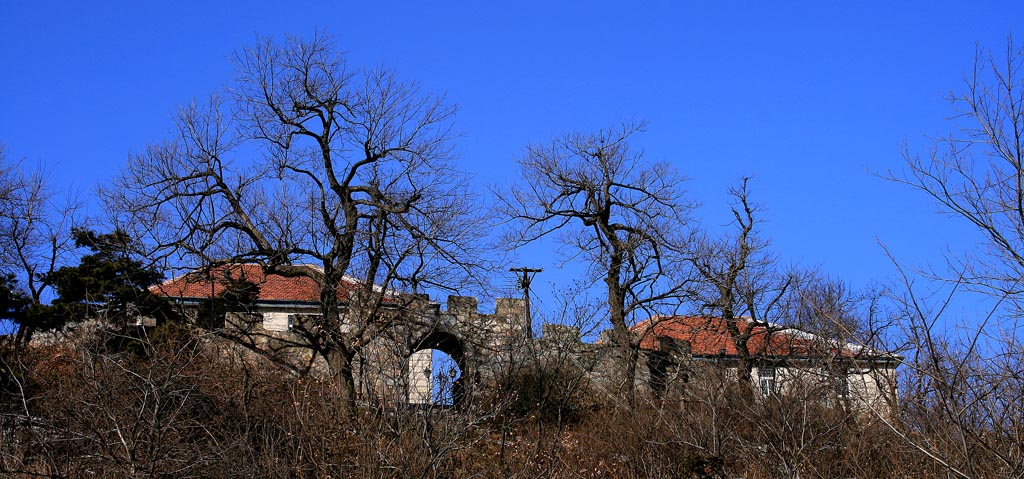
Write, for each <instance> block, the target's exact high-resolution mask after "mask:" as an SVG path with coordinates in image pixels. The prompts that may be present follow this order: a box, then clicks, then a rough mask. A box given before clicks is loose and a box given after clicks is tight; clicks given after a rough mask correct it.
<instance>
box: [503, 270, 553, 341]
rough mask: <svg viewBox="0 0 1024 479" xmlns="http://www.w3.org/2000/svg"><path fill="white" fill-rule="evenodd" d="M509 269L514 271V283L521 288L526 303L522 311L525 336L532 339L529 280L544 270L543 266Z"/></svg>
mask: <svg viewBox="0 0 1024 479" xmlns="http://www.w3.org/2000/svg"><path fill="white" fill-rule="evenodd" d="M509 271H511V272H513V273H516V276H517V278H518V279H517V281H516V283H517V284H518V286H519V287H520V288H522V290H523V301H524V302H525V303H526V308H525V309H524V311H523V314H524V315H525V318H523V319H525V320H526V338H527V339H533V337H534V336H533V318H532V317H531V316H530V282H531V281H533V277H534V276H536V275H537V273H540V272H541V271H544V269H543V268H524V267H519V268H510V269H509Z"/></svg>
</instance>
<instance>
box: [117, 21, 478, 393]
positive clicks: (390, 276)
mask: <svg viewBox="0 0 1024 479" xmlns="http://www.w3.org/2000/svg"><path fill="white" fill-rule="evenodd" d="M235 64H236V67H237V72H238V77H237V79H236V81H235V82H234V84H233V85H232V86H231V88H229V89H228V94H227V96H226V99H222V98H220V97H217V96H214V97H212V98H211V100H210V102H209V103H208V105H206V106H197V105H195V104H193V105H191V106H188V107H185V108H183V109H182V110H181V112H180V114H179V116H178V119H177V123H176V130H175V131H174V133H175V138H173V139H171V140H168V141H166V142H164V143H160V144H157V145H153V146H150V147H149V148H147V149H146V151H145V152H143V153H141V154H137V155H133V156H132V157H131V158H130V161H129V165H128V167H127V169H126V170H125V171H124V172H123V174H122V175H121V176H120V177H119V178H118V179H117V180H116V181H115V182H114V184H113V186H112V187H111V188H109V189H108V190H107V191H106V193H105V197H106V199H107V204H108V205H109V206H110V207H111V209H112V210H113V211H117V212H122V213H123V214H122V216H121V218H120V219H121V220H122V221H121V223H120V224H121V225H122V226H123V227H134V228H135V231H137V232H138V233H143V234H144V235H145V236H140V237H145V238H146V239H147V240H148V242H149V243H150V244H152V245H153V246H154V248H153V252H154V253H157V254H160V255H162V256H159V257H162V258H165V259H173V260H179V261H180V260H182V259H184V260H185V262H186V263H187V264H191V265H194V266H210V265H216V264H220V263H223V262H228V261H232V262H239V261H245V262H258V263H260V264H262V265H263V268H264V270H265V271H266V272H268V273H276V274H282V275H286V276H289V275H290V276H308V277H311V278H313V279H315V280H316V281H317V282H318V284H319V285H320V288H321V291H320V302H321V308H322V310H321V312H322V315H321V316H319V317H317V318H313V321H311V322H310V323H309V324H306V325H303V326H301V327H300V328H298V329H299V330H298V331H297V332H298V333H300V334H303V335H304V336H305V337H306V338H307V339H308V341H309V342H310V344H311V346H312V347H313V348H314V350H315V351H317V352H318V353H319V354H322V355H323V356H324V357H325V358H326V360H327V362H328V364H329V365H330V368H331V370H332V371H333V373H334V374H335V376H336V377H337V379H338V380H339V381H338V382H339V384H340V385H341V388H342V394H343V396H344V397H346V398H347V400H348V401H349V403H350V404H354V403H353V401H354V400H355V396H356V391H355V388H354V380H353V373H354V371H353V360H354V358H355V357H356V356H357V354H359V351H360V350H361V348H363V347H364V346H365V345H366V344H367V343H368V342H369V341H370V340H372V338H373V337H374V336H375V335H376V334H377V333H378V332H380V331H381V330H382V329H384V328H386V327H387V322H386V321H385V320H384V319H383V318H385V316H383V315H380V314H378V313H379V312H380V308H381V307H382V305H383V304H385V303H386V302H388V301H392V300H394V297H392V296H391V295H392V294H393V293H394V292H395V291H403V292H414V293H416V292H422V291H424V290H425V289H427V288H432V287H442V288H449V289H454V288H458V287H459V286H461V285H462V284H463V283H460V282H459V281H462V280H465V279H466V278H472V277H473V271H474V267H475V266H477V265H478V264H476V263H472V258H476V257H478V256H477V255H476V252H475V251H474V250H473V248H474V246H473V245H474V244H475V243H474V241H475V240H476V239H477V238H478V237H479V236H480V235H481V233H480V228H478V226H479V224H478V223H477V221H476V218H477V217H478V216H477V214H476V212H477V211H478V208H477V207H476V205H475V204H474V202H475V200H474V198H473V197H472V196H471V195H470V194H469V193H468V192H467V188H466V185H465V180H464V177H463V176H462V175H460V174H459V173H457V172H455V171H454V170H453V168H452V166H451V161H450V160H451V159H452V157H453V155H452V144H451V143H452V142H451V140H452V137H453V134H452V130H451V123H450V120H451V118H452V115H453V114H454V113H455V109H454V107H452V106H450V105H448V104H447V103H446V102H445V101H444V99H443V98H438V97H435V96H431V95H427V94H424V93H421V92H420V89H419V87H418V86H417V85H416V84H414V83H406V82H403V81H400V80H399V79H398V77H397V75H396V74H395V73H394V72H392V71H390V70H387V69H383V68H381V69H355V68H350V67H349V66H348V65H347V63H346V61H345V59H344V57H343V56H342V55H340V54H339V53H337V50H336V49H335V47H334V45H333V42H332V41H331V39H329V38H326V37H324V36H316V37H314V38H313V39H312V40H308V41H307V40H300V39H296V38H288V39H287V40H286V41H285V42H283V43H275V42H273V41H270V40H260V41H259V42H258V44H257V45H255V46H253V47H250V48H246V49H243V50H241V51H240V52H238V54H237V55H236V57H235ZM303 263H309V264H312V265H313V267H308V266H305V265H304V264H303ZM352 290H355V291H352ZM348 291H352V293H351V294H349V293H348ZM339 292H343V293H341V294H340V293H339Z"/></svg>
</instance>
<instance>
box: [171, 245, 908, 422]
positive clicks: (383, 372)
mask: <svg viewBox="0 0 1024 479" xmlns="http://www.w3.org/2000/svg"><path fill="white" fill-rule="evenodd" d="M310 268H313V267H312V266H310ZM240 282H248V283H252V284H254V285H256V287H258V294H257V295H256V297H255V300H254V301H253V302H252V304H249V305H247V307H246V308H235V309H234V310H232V311H230V312H228V313H227V314H226V315H224V318H225V319H224V321H223V324H221V325H219V326H220V327H221V328H222V329H221V330H222V332H223V333H224V334H225V335H232V336H235V340H236V342H238V343H239V344H241V345H243V346H244V347H248V348H249V349H251V350H253V351H258V352H259V353H260V354H261V355H263V356H264V357H266V358H269V359H271V360H273V361H276V362H278V363H279V364H281V365H283V366H285V367H288V368H291V369H293V370H295V371H297V372H301V373H309V372H314V373H315V372H317V371H322V372H326V362H325V360H324V358H323V357H322V356H321V355H319V354H317V353H316V352H315V351H314V350H313V348H311V347H310V345H309V344H310V343H309V341H308V340H307V339H306V337H307V336H306V334H307V333H309V331H308V328H307V326H308V325H310V324H311V323H312V322H311V321H310V320H311V319H313V318H314V317H315V316H317V315H319V314H320V304H319V297H320V296H319V295H320V287H319V285H318V284H317V283H316V281H314V280H313V279H311V278H309V277H305V276H296V277H284V276H281V275H275V274H269V275H268V274H264V273H263V270H262V269H261V268H260V267H259V266H258V265H255V264H231V265H225V266H219V267H217V268H214V269H212V270H210V271H205V272H197V273H190V274H186V275H183V276H179V277H177V278H174V279H171V280H169V281H166V282H164V283H163V284H160V285H157V286H154V287H153V288H151V290H152V291H153V292H154V293H157V294H160V295H163V296H165V297H167V298H168V299H170V300H171V301H173V302H174V303H175V304H177V305H178V306H179V307H180V308H181V310H182V312H183V313H184V314H185V315H186V316H190V317H192V318H196V317H198V314H199V312H200V311H201V310H202V305H203V304H204V302H205V301H207V300H209V298H216V297H222V296H224V294H225V292H227V291H228V290H229V288H231V287H232V285H237V284H239V283H240ZM348 284H350V285H351V288H345V287H342V288H341V291H339V293H338V294H339V300H340V301H341V302H342V304H345V299H346V298H347V297H348V295H349V294H350V293H351V290H354V289H355V288H356V286H357V285H358V282H357V281H356V280H355V279H351V280H349V283H348ZM388 298H390V299H388ZM443 306H444V307H443ZM478 306H479V305H478V303H477V299H476V298H472V297H464V296H449V297H448V298H447V301H446V304H445V305H442V304H441V303H439V302H436V301H431V300H429V299H428V298H425V297H406V296H401V295H397V294H394V295H385V304H384V308H383V310H382V312H381V314H382V315H385V316H388V317H389V318H390V319H389V321H387V323H386V324H387V325H388V326H387V328H384V329H381V330H379V331H377V332H376V333H375V334H374V336H373V337H368V338H366V339H367V344H366V345H365V347H363V348H362V350H361V351H362V352H361V354H360V355H359V356H358V357H357V358H356V364H355V371H356V378H355V379H356V383H357V391H358V394H359V396H360V397H361V398H362V399H364V400H371V401H397V402H403V403H406V402H407V403H419V404H429V403H433V402H434V401H435V399H436V393H437V388H438V379H439V378H438V377H436V376H437V373H438V371H436V368H435V367H434V364H433V362H432V357H431V352H432V351H441V352H443V353H445V354H446V355H448V356H449V357H450V358H451V359H452V362H454V363H455V365H457V368H458V370H459V373H460V374H459V375H457V376H455V375H453V376H447V377H442V378H441V379H442V380H443V381H447V386H448V387H449V388H450V391H449V392H450V394H451V396H450V398H451V399H452V401H454V402H458V401H460V400H461V399H462V398H463V397H464V396H465V394H467V391H474V392H479V391H481V390H483V388H481V386H486V385H488V384H493V383H495V382H496V381H497V380H499V378H502V377H503V376H505V375H508V374H514V373H515V372H516V371H517V370H518V369H517V368H521V367H523V366H524V365H529V364H533V365H537V364H540V365H544V366H545V367H558V368H568V369H566V370H571V371H573V372H574V373H578V374H579V375H582V376H583V377H584V379H585V380H586V384H587V387H588V389H589V390H590V391H591V392H592V393H594V394H597V395H614V394H616V393H617V392H619V391H622V390H623V386H624V385H625V384H626V383H625V381H628V380H629V378H628V377H627V375H626V374H625V372H624V370H623V368H622V364H623V361H621V359H620V354H621V352H620V351H618V350H617V348H614V347H612V346H610V345H609V344H608V343H607V342H601V341H599V342H598V343H584V342H583V341H582V340H581V337H580V330H579V329H578V328H575V327H571V326H566V325H558V324H546V325H544V326H543V329H542V331H543V334H542V335H541V337H540V338H530V337H527V334H528V333H527V328H526V317H525V307H524V306H525V303H524V301H523V300H522V299H515V298H500V299H498V300H497V301H496V303H495V306H494V312H493V313H483V312H480V310H479V307H478ZM740 326H741V328H742V329H743V331H742V332H743V334H747V335H748V336H749V338H750V340H749V344H750V349H749V351H750V353H751V356H752V358H753V361H754V363H755V365H756V366H755V368H754V370H753V371H752V373H753V374H752V376H753V379H754V381H755V382H756V384H757V385H758V388H759V389H760V390H761V391H762V392H763V393H764V394H766V395H768V394H775V393H779V392H785V391H786V390H787V388H792V387H793V386H794V385H795V384H796V382H797V380H798V379H799V380H800V381H804V382H806V381H807V380H808V378H813V380H814V381H818V382H821V383H827V384H828V385H829V388H831V390H832V391H833V392H834V393H835V397H837V398H839V399H843V400H847V399H850V400H855V401H860V402H862V404H869V405H877V404H882V403H884V402H885V401H886V400H887V398H891V397H894V394H895V367H896V365H897V364H898V362H899V359H900V358H898V357H895V356H892V355H886V354H882V353H877V352H874V351H871V350H868V349H865V348H858V347H857V346H855V345H851V344H845V343H843V344H838V343H836V342H834V341H828V340H826V339H824V338H820V337H818V336H815V335H812V334H809V333H806V332H804V331H800V330H796V329H792V328H770V329H769V328H764V327H760V326H754V325H752V323H749V322H741V324H740ZM633 331H634V332H635V333H636V334H637V335H639V336H640V339H641V342H640V346H641V354H640V357H639V361H640V362H639V364H638V367H637V369H636V374H635V375H634V377H633V378H632V380H633V381H635V383H634V389H635V390H636V391H638V392H639V393H640V394H641V395H642V396H646V397H654V398H656V399H658V400H661V401H664V400H667V399H671V397H672V396H673V394H678V393H679V392H680V391H685V390H686V388H687V387H688V382H689V380H690V379H691V378H692V377H694V374H695V373H697V372H699V370H707V369H708V368H714V369H717V370H720V371H725V372H726V376H731V377H734V378H735V376H736V375H735V374H734V372H735V368H736V367H737V366H738V365H739V355H738V351H737V350H736V347H735V344H734V343H733V341H732V339H731V337H730V336H729V334H728V332H727V330H726V328H725V324H724V322H723V321H721V320H720V319H718V318H707V317H697V316H692V317H687V316H673V317H656V318H651V319H649V320H647V321H643V322H641V323H640V324H637V325H636V326H635V327H633ZM729 371H733V374H728V372H729ZM442 373H443V372H442Z"/></svg>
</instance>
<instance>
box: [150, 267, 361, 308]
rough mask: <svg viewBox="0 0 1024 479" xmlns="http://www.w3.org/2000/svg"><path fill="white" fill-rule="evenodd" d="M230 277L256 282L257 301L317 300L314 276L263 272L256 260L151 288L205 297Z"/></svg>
mask: <svg viewBox="0 0 1024 479" xmlns="http://www.w3.org/2000/svg"><path fill="white" fill-rule="evenodd" d="M309 268H311V269H312V268H316V267H315V266H309ZM230 279H234V280H242V279H244V280H247V281H251V282H253V283H255V284H256V285H257V286H259V289H260V294H259V298H257V299H258V300H260V301H291V302H319V301H320V285H319V284H317V282H316V280H314V279H313V278H310V277H307V276H282V275H279V274H265V273H264V272H263V268H261V267H260V265H258V264H228V265H222V266H217V267H214V268H213V269H212V270H210V271H208V272H207V271H201V272H193V273H187V274H184V275H182V276H178V277H177V278H174V279H171V280H168V281H164V282H163V283H161V284H158V285H156V286H153V287H151V288H150V290H151V291H152V292H153V293H154V294H158V295H161V296H167V297H171V298H190V299H204V298H210V297H216V296H219V295H220V294H221V293H223V292H224V290H225V289H226V288H227V284H228V281H229V280H230ZM355 284H356V281H355V280H354V279H353V280H350V281H347V282H346V285H348V286H349V287H342V288H339V291H338V297H339V298H343V299H344V298H347V297H348V295H349V294H351V292H352V290H353V289H354V287H355Z"/></svg>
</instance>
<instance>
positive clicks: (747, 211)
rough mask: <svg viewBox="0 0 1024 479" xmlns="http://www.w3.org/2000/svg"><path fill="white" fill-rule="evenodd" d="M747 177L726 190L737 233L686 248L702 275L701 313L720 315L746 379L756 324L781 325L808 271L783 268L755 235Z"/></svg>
mask: <svg viewBox="0 0 1024 479" xmlns="http://www.w3.org/2000/svg"><path fill="white" fill-rule="evenodd" d="M748 182H749V178H744V179H743V180H742V181H741V182H740V184H739V186H737V187H735V188H732V189H730V190H729V194H730V195H731V196H732V197H733V198H734V200H735V201H734V203H733V205H732V207H731V212H732V216H733V225H734V226H735V228H736V230H737V231H736V232H735V234H731V235H725V236H723V237H721V238H711V237H709V236H707V235H705V236H704V237H702V238H701V239H700V240H699V241H698V242H697V243H696V244H697V246H696V247H695V248H693V249H692V250H691V251H690V252H689V262H690V264H691V265H692V266H693V270H694V271H695V272H696V274H697V277H698V278H699V279H700V281H699V282H698V283H695V284H698V285H699V286H700V287H699V288H697V291H698V300H699V302H700V303H701V305H700V306H701V309H703V310H704V314H707V315H709V316H711V317H720V318H721V319H722V321H724V322H725V325H726V328H728V332H729V336H730V338H731V340H732V342H733V344H734V345H735V347H736V352H737V354H738V356H739V362H740V364H739V367H738V368H737V372H738V374H739V379H740V380H741V381H740V382H741V383H746V384H749V383H750V380H751V371H752V370H753V368H754V366H755V362H756V361H755V359H756V358H755V354H754V353H753V352H752V350H751V346H750V344H749V340H750V338H751V333H752V332H753V331H754V329H755V328H764V330H765V331H766V332H767V335H768V336H770V335H771V334H772V333H773V332H775V331H777V330H779V329H780V328H782V327H784V326H782V325H783V324H784V323H785V322H787V318H785V308H783V305H784V299H785V298H786V296H787V293H788V292H790V290H791V289H792V288H793V287H794V286H795V285H797V284H799V283H801V282H802V281H804V280H805V279H806V273H805V272H800V271H798V270H795V269H785V268H782V267H780V266H779V264H778V261H777V260H776V259H775V258H774V257H773V256H772V255H771V254H770V253H769V251H768V242H767V241H766V240H764V239H762V238H760V237H759V236H758V234H757V223H758V222H759V221H760V218H759V217H758V213H759V210H758V207H757V206H756V205H755V204H754V203H752V202H751V201H750V194H749V190H748V189H747V186H748Z"/></svg>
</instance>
